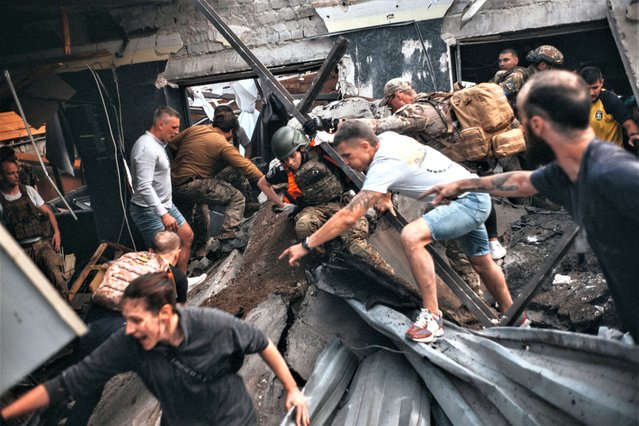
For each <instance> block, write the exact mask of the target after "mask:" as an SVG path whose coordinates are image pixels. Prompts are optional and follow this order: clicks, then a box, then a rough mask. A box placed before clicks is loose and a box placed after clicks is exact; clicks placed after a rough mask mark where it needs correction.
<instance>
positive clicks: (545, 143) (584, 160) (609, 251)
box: [422, 71, 639, 341]
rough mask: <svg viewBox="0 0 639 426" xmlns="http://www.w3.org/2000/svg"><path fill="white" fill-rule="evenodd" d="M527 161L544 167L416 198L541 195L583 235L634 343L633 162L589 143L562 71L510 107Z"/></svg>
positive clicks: (579, 104)
mask: <svg viewBox="0 0 639 426" xmlns="http://www.w3.org/2000/svg"><path fill="white" fill-rule="evenodd" d="M517 104H518V105H517V106H518V110H519V112H520V117H521V124H522V126H523V127H524V133H525V135H526V140H527V144H528V155H532V156H534V157H536V158H535V159H536V160H538V161H539V162H541V163H542V164H545V163H550V164H547V165H546V166H544V167H542V168H540V169H538V170H536V171H534V172H529V171H517V172H511V173H504V174H500V175H494V176H486V177H482V178H481V179H480V178H476V177H472V178H469V179H464V180H460V181H457V182H452V183H448V184H445V185H436V186H433V187H432V188H430V189H428V190H427V191H426V192H424V193H423V194H422V196H429V195H435V198H434V200H433V203H434V204H447V203H450V202H454V200H456V197H459V196H460V194H464V193H466V192H467V191H474V192H475V191H476V192H486V193H489V194H492V195H497V196H503V197H513V196H515V197H517V196H528V195H534V194H536V193H538V192H539V193H542V194H543V195H545V196H546V197H548V198H549V199H550V200H551V201H554V202H555V203H558V204H560V205H562V206H563V207H564V208H566V210H568V213H570V215H571V216H572V217H573V219H574V220H575V221H576V222H577V223H578V224H579V226H581V227H582V229H584V230H585V231H586V234H587V238H588V243H589V244H590V246H591V247H592V250H593V252H594V254H595V256H596V257H597V259H598V260H599V264H600V266H601V269H602V271H603V274H604V276H605V278H606V282H607V283H608V287H609V288H610V293H611V294H612V298H613V300H614V302H615V308H616V311H617V314H618V315H619V317H620V319H621V321H622V323H623V326H624V327H625V328H626V329H627V330H628V331H630V333H631V335H632V336H633V338H634V339H635V341H638V337H639V309H637V305H638V304H639V291H638V290H637V277H639V238H637V230H638V229H639V215H638V214H637V212H639V160H638V159H637V158H635V157H634V156H633V155H632V154H630V153H629V152H626V151H624V150H623V149H621V148H619V147H617V146H615V145H613V144H609V143H605V142H601V141H599V140H597V139H596V138H595V135H594V132H593V130H592V129H591V128H590V126H589V114H590V106H591V99H590V95H589V92H588V86H587V85H586V82H585V81H583V80H582V79H581V78H580V77H579V76H578V75H576V74H573V73H570V72H567V71H547V72H544V73H541V74H535V75H534V76H533V77H532V78H531V79H530V80H529V81H528V83H526V85H525V86H524V87H523V89H522V91H521V92H520V94H519V97H518V99H517Z"/></svg>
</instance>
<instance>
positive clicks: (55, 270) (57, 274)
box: [23, 238, 69, 298]
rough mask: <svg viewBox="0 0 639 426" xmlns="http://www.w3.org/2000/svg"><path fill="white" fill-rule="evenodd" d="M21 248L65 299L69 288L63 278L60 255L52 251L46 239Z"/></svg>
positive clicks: (62, 263)
mask: <svg viewBox="0 0 639 426" xmlns="http://www.w3.org/2000/svg"><path fill="white" fill-rule="evenodd" d="M23 248H24V251H25V252H26V253H27V255H28V256H29V257H30V258H31V260H33V262H35V264H36V265H38V268H39V269H40V270H41V271H42V273H43V274H44V275H45V276H46V277H47V279H48V280H49V281H50V282H51V283H52V284H53V285H54V286H55V288H56V290H58V292H59V293H60V294H61V295H62V296H63V297H65V298H66V295H67V294H68V292H69V288H68V287H67V280H66V278H65V276H64V262H63V260H62V257H61V256H60V253H57V252H56V251H55V250H54V249H53V246H52V245H51V243H50V242H49V241H47V239H46V238H42V239H41V240H38V241H36V242H35V243H33V244H30V245H25V246H23Z"/></svg>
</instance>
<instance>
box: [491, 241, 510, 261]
mask: <svg viewBox="0 0 639 426" xmlns="http://www.w3.org/2000/svg"><path fill="white" fill-rule="evenodd" d="M488 247H489V248H490V256H491V257H492V258H493V260H497V259H501V258H503V257H504V256H506V253H507V252H506V249H505V248H504V246H502V245H501V243H500V242H499V240H490V241H488Z"/></svg>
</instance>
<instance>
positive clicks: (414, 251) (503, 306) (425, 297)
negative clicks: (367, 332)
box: [280, 121, 523, 343]
mask: <svg viewBox="0 0 639 426" xmlns="http://www.w3.org/2000/svg"><path fill="white" fill-rule="evenodd" d="M333 145H334V146H335V149H336V150H337V151H338V152H339V154H340V155H341V156H342V158H343V159H344V161H345V162H346V163H347V164H349V165H350V166H351V167H352V168H353V169H355V170H358V171H362V172H366V180H365V181H364V185H363V187H362V190H361V191H360V192H359V193H358V194H357V195H356V196H355V197H354V198H353V200H352V201H351V202H350V203H349V204H348V205H347V206H346V207H344V208H343V209H342V210H340V211H339V212H337V213H336V214H335V215H334V216H333V217H332V218H331V219H330V220H329V221H328V222H326V224H325V225H324V226H322V228H320V229H319V230H317V231H316V232H315V233H314V234H312V235H311V236H310V237H308V238H306V239H305V240H304V241H303V242H302V243H301V244H296V245H294V246H291V247H289V248H288V249H286V250H285V251H284V252H283V253H282V255H281V256H280V258H284V257H286V256H288V257H289V263H290V264H291V265H293V264H296V263H297V260H298V259H299V258H301V257H303V256H304V255H306V254H307V253H308V252H309V251H310V250H311V249H312V248H313V247H317V246H319V245H321V244H323V243H324V242H326V241H329V240H331V239H333V238H335V237H336V236H337V235H339V234H341V233H342V232H344V231H345V230H346V229H348V228H349V227H350V226H351V225H352V224H353V223H355V222H356V221H357V219H358V218H359V217H361V216H363V215H364V214H365V213H366V211H367V210H368V209H369V208H370V207H375V209H376V210H378V211H380V212H383V211H386V210H390V211H391V213H394V212H393V210H392V203H391V191H392V192H395V193H399V194H402V195H405V196H408V197H412V198H419V196H420V194H422V193H423V192H424V190H426V189H427V188H429V187H431V186H433V185H436V184H439V183H444V182H451V181H455V180H458V179H462V176H463V177H464V178H468V177H473V176H475V177H476V175H475V174H473V173H470V172H469V171H467V170H466V169H465V168H463V167H462V166H460V165H459V164H457V163H455V162H453V161H452V160H450V159H449V158H448V157H446V156H445V155H444V154H441V153H440V152H438V151H437V150H435V149H433V148H430V147H428V146H424V145H422V144H420V143H419V142H417V141H415V140H414V139H412V138H409V137H407V136H402V135H399V134H397V133H394V132H384V133H381V134H380V135H378V136H375V134H374V133H373V130H372V129H371V128H370V127H369V126H368V125H366V124H365V123H360V122H357V121H347V122H345V123H343V124H342V125H341V126H340V127H339V129H338V131H337V133H335V138H334V140H333ZM489 213H490V197H489V196H487V195H486V194H479V193H474V192H467V193H465V194H462V195H460V196H459V197H458V199H456V200H454V201H452V202H451V203H450V204H449V205H445V206H440V207H437V208H435V209H433V210H431V211H429V212H428V213H426V214H425V215H424V216H423V217H422V218H419V219H417V220H415V221H413V222H411V223H409V224H408V225H406V226H405V227H404V229H403V230H402V233H401V242H402V246H403V248H404V252H405V253H406V256H407V257H408V259H409V262H410V266H411V271H412V273H413V276H414V277H415V281H416V282H417V284H418V286H419V290H420V293H421V296H422V301H423V306H424V307H423V309H422V310H421V312H420V314H419V316H418V317H417V320H416V321H415V323H413V325H412V326H411V327H410V329H409V330H408V331H407V332H406V337H408V338H409V339H411V340H414V341H417V342H424V343H429V342H432V341H433V340H435V338H436V337H439V336H442V335H443V333H444V330H443V329H442V325H443V320H442V313H441V311H440V310H439V306H438V304H437V285H436V276H435V267H434V263H433V259H432V257H431V256H430V254H429V253H428V251H427V250H426V245H427V244H429V243H431V242H432V241H443V240H452V239H454V240H457V242H458V244H459V247H460V248H461V250H462V251H463V252H464V253H465V254H466V255H467V256H468V259H469V260H470V263H471V265H472V266H473V268H474V269H475V270H476V271H477V273H478V274H479V276H480V277H481V278H482V280H483V282H484V284H485V285H486V288H487V289H488V291H490V293H491V294H492V295H493V297H494V298H495V300H496V301H497V303H498V304H499V309H500V310H501V312H502V313H503V312H506V311H507V310H508V308H510V306H511V305H512V303H513V302H512V299H511V297H510V292H509V291H508V287H507V286H506V280H505V278H504V274H503V272H502V271H501V269H500V268H499V267H498V266H497V265H496V264H495V262H494V261H493V259H492V257H491V256H490V249H489V247H488V234H487V233H486V227H485V226H484V221H485V220H486V218H487V217H488V215H489ZM522 321H523V319H522Z"/></svg>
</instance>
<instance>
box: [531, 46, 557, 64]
mask: <svg viewBox="0 0 639 426" xmlns="http://www.w3.org/2000/svg"><path fill="white" fill-rule="evenodd" d="M526 60H527V61H528V62H531V63H533V64H536V63H539V62H542V61H543V62H548V63H549V64H554V65H562V64H563V63H564V55H563V53H561V52H560V51H559V49H557V48H556V47H555V46H551V45H549V44H544V45H543V46H539V47H538V48H536V49H533V50H531V51H530V52H528V55H526Z"/></svg>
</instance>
